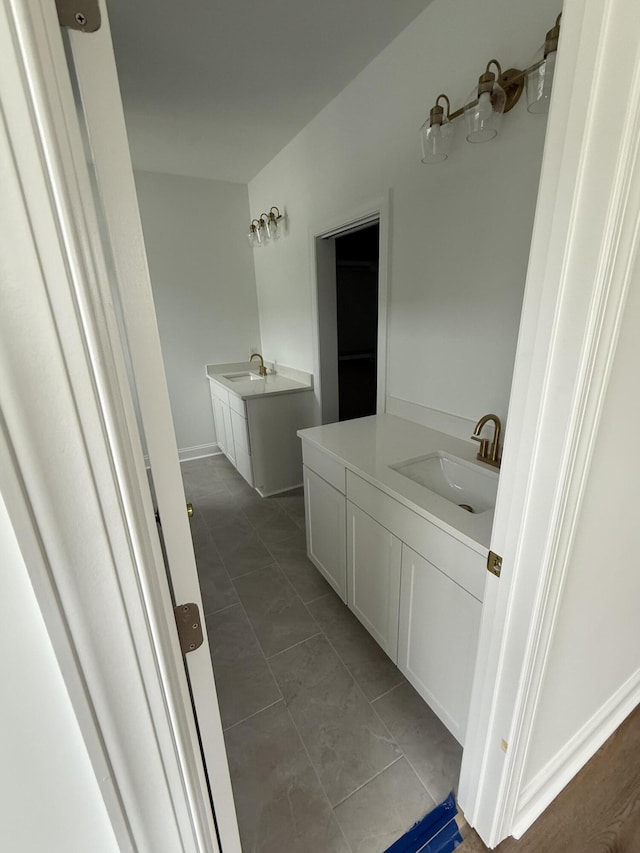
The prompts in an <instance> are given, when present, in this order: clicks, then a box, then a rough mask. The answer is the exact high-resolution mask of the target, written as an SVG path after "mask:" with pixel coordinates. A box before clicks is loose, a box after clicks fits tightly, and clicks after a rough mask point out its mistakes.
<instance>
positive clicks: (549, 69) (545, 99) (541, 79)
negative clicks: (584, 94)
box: [527, 15, 560, 113]
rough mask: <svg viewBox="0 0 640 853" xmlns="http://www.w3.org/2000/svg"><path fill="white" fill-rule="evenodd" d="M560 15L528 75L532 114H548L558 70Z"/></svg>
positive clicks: (529, 102)
mask: <svg viewBox="0 0 640 853" xmlns="http://www.w3.org/2000/svg"><path fill="white" fill-rule="evenodd" d="M559 36H560V15H558V17H557V19H556V23H555V26H554V27H552V29H550V30H549V32H548V33H547V37H546V38H545V41H544V44H543V46H542V47H541V48H540V49H539V51H538V53H537V54H536V56H535V58H534V61H533V63H532V64H531V69H530V70H529V73H528V74H527V110H528V111H529V112H530V113H548V112H549V99H550V98H551V86H552V85H553V75H554V73H555V70H556V56H557V53H558V38H559Z"/></svg>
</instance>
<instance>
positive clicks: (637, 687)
mask: <svg viewBox="0 0 640 853" xmlns="http://www.w3.org/2000/svg"><path fill="white" fill-rule="evenodd" d="M638 704H640V669H639V670H637V671H636V672H635V673H634V674H633V675H632V676H631V677H630V678H629V679H628V680H627V682H626V683H625V684H623V685H622V686H621V687H620V689H619V690H617V691H616V693H614V695H613V696H611V698H610V699H609V701H608V702H605V704H604V705H603V706H602V707H601V708H600V710H599V711H598V712H597V713H596V714H594V715H593V717H591V719H590V720H589V721H588V722H587V723H585V725H584V726H583V727H582V728H581V729H580V730H579V731H578V732H576V734H575V735H574V736H573V737H572V738H571V740H569V741H568V742H567V743H566V744H565V745H564V747H563V748H562V749H561V750H560V751H559V752H558V753H556V755H555V756H554V757H553V758H552V759H551V761H550V762H549V763H548V764H547V765H546V767H543V768H542V770H540V772H539V773H538V774H537V775H536V776H535V777H534V778H533V779H532V780H531V781H530V782H529V783H528V784H527V785H526V787H525V788H524V789H523V790H522V792H521V794H520V800H519V801H518V810H517V813H516V815H515V818H514V822H513V825H512V835H513V836H514V837H515V838H521V837H522V835H523V834H524V833H525V831H526V830H527V829H528V828H529V827H530V826H531V824H532V823H533V822H534V821H535V820H536V819H537V818H538V817H539V816H540V815H541V814H542V812H543V811H544V810H545V808H546V807H547V805H548V804H549V798H551V799H552V800H553V799H555V797H557V795H558V794H559V793H560V791H562V789H563V788H564V787H566V785H567V784H568V783H569V782H570V781H571V780H572V779H573V777H574V776H575V775H576V773H578V771H579V770H581V769H582V768H583V767H584V765H585V764H586V763H587V761H589V759H590V758H591V757H592V756H593V755H595V753H596V752H597V751H598V750H599V749H600V747H601V746H603V744H604V743H605V742H606V741H607V740H608V738H609V737H611V735H612V734H613V733H614V732H615V730H616V729H617V728H618V726H620V725H621V724H622V723H623V722H624V721H625V719H626V718H627V717H628V716H629V714H630V713H631V712H632V711H633V710H634V708H635V707H636V706H637V705H638Z"/></svg>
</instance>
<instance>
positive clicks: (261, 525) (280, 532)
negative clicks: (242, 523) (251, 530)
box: [249, 506, 300, 547]
mask: <svg viewBox="0 0 640 853" xmlns="http://www.w3.org/2000/svg"><path fill="white" fill-rule="evenodd" d="M249 520H250V521H251V523H252V524H253V526H254V527H255V529H256V532H257V534H258V536H259V537H260V539H261V540H262V541H263V542H264V544H265V545H266V546H267V547H269V546H270V545H275V544H277V543H278V542H284V541H287V540H288V539H290V538H292V537H295V536H297V535H298V534H299V532H300V528H299V527H298V525H297V524H296V522H295V521H294V520H293V519H292V518H290V516H288V515H287V513H286V512H284V510H282V509H280V507H278V506H276V508H275V511H273V512H271V513H270V515H269V516H268V517H264V518H261V519H259V520H255V521H254V520H253V519H251V518H250V519H249Z"/></svg>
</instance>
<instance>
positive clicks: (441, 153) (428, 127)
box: [420, 95, 453, 163]
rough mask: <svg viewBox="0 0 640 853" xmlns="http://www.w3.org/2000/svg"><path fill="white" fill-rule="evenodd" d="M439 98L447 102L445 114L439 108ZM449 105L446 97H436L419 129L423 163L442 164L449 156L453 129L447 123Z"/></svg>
mask: <svg viewBox="0 0 640 853" xmlns="http://www.w3.org/2000/svg"><path fill="white" fill-rule="evenodd" d="M440 98H444V99H445V101H446V102H447V114H446V116H445V114H444V109H443V108H442V107H441V106H440V103H439V101H440ZM450 112H451V104H450V103H449V98H447V96H446V95H438V97H437V98H436V102H435V104H434V106H432V107H431V110H430V111H429V118H428V119H427V120H426V121H425V123H424V124H423V125H422V127H421V128H420V141H421V143H422V162H423V163H442V161H443V160H446V159H447V157H448V156H449V151H450V150H451V139H452V137H453V128H452V127H451V122H450V121H449V113H450Z"/></svg>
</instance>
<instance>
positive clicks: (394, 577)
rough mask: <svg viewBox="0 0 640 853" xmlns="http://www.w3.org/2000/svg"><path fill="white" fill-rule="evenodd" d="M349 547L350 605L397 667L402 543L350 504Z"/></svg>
mask: <svg viewBox="0 0 640 853" xmlns="http://www.w3.org/2000/svg"><path fill="white" fill-rule="evenodd" d="M347 543H348V545H347V604H348V605H349V607H350V608H351V610H353V612H354V613H355V614H356V616H357V617H358V619H359V620H360V621H361V622H362V624H363V625H364V627H365V628H366V629H367V631H369V633H370V634H371V636H372V637H373V638H374V639H375V640H376V641H377V642H378V644H379V645H380V646H381V647H382V648H383V649H384V650H385V652H386V653H387V654H388V655H389V657H390V658H391V660H392V661H393V662H394V663H396V662H397V658H398V611H399V607H400V560H401V554H402V542H401V541H400V540H399V539H398V538H397V536H394V535H393V533H389V531H388V530H386V529H385V528H384V527H383V526H382V525H381V524H378V522H377V521H374V519H373V518H371V516H370V515H367V514H366V512H363V511H362V510H361V509H359V508H358V507H357V506H355V504H352V503H351V501H347Z"/></svg>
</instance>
